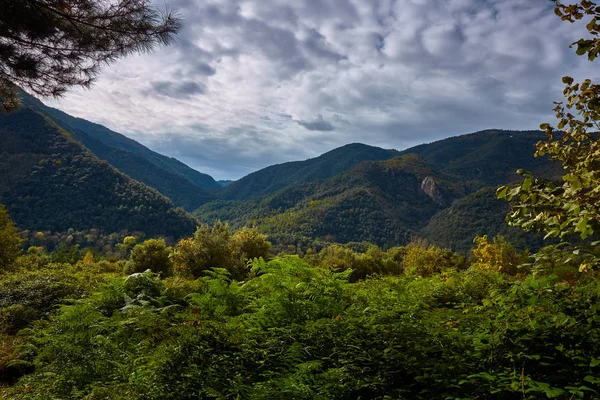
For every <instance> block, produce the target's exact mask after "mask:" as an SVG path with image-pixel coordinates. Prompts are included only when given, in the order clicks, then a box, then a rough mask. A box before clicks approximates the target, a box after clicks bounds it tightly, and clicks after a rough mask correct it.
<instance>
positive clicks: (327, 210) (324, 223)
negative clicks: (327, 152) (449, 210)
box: [195, 155, 464, 245]
mask: <svg viewBox="0 0 600 400" xmlns="http://www.w3.org/2000/svg"><path fill="white" fill-rule="evenodd" d="M463 195H464V190H463V188H462V187H461V186H460V185H456V184H454V183H453V178H452V177H451V176H447V175H445V174H443V173H439V172H437V171H435V170H433V169H432V168H431V167H430V166H429V165H428V164H427V163H426V162H425V161H424V160H423V159H421V158H420V157H418V156H416V155H405V156H403V157H398V158H395V159H392V160H386V161H365V162H362V163H360V164H358V165H356V166H354V167H353V168H351V169H349V170H348V171H345V172H342V173H340V174H338V175H336V176H335V177H332V178H329V179H325V180H320V181H317V182H312V183H307V184H303V185H296V186H293V187H288V188H286V189H283V190H281V191H278V192H277V193H275V194H273V195H271V196H267V197H264V198H262V199H255V200H252V201H249V202H241V201H229V202H227V201H225V202H223V201H221V202H215V203H209V204H207V205H204V206H203V207H200V208H199V209H198V210H196V212H195V215H196V216H197V217H198V218H200V219H201V220H203V221H205V222H213V221H214V219H218V218H220V219H223V220H228V221H230V222H231V223H232V224H233V225H245V224H250V223H255V224H256V225H257V226H258V227H259V229H260V230H261V231H263V232H265V233H268V234H269V235H270V237H271V239H272V240H274V241H275V242H278V243H284V242H286V241H287V242H290V241H291V242H298V239H299V238H300V240H306V241H310V240H311V239H316V238H321V239H325V240H327V241H337V242H350V241H369V242H372V243H377V244H380V245H393V244H399V243H406V242H408V241H409V240H410V238H411V237H412V236H414V235H415V234H416V232H418V231H419V230H420V229H422V228H423V227H424V226H425V224H426V222H427V221H428V220H429V219H430V218H431V217H432V216H433V215H434V214H436V213H437V212H439V211H440V210H441V209H443V208H444V207H447V206H448V205H449V204H451V202H452V201H453V200H454V199H455V198H458V197H461V196H463Z"/></svg>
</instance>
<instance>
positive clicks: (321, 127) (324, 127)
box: [296, 114, 335, 132]
mask: <svg viewBox="0 0 600 400" xmlns="http://www.w3.org/2000/svg"><path fill="white" fill-rule="evenodd" d="M296 122H298V124H299V125H301V126H303V127H305V128H306V129H308V130H309V131H320V132H329V131H332V130H334V129H335V127H334V126H333V125H331V123H329V122H327V121H325V120H324V119H323V116H322V115H320V114H319V116H318V117H317V118H316V119H315V120H313V121H296Z"/></svg>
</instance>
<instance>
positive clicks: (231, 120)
mask: <svg viewBox="0 0 600 400" xmlns="http://www.w3.org/2000/svg"><path fill="white" fill-rule="evenodd" d="M166 2H167V3H168V4H169V6H170V7H171V8H177V9H179V13H180V15H181V16H182V18H183V20H184V24H185V26H184V29H183V31H182V32H181V33H180V35H179V36H178V39H177V42H176V43H175V44H174V45H172V46H170V47H168V48H160V49H158V50H157V51H156V52H154V53H153V54H150V55H140V56H133V57H129V58H127V59H122V60H120V61H119V62H118V63H116V64H114V65H111V66H110V67H107V68H105V69H104V71H103V73H102V74H101V76H100V78H99V79H98V81H97V83H96V84H95V85H94V86H93V87H92V89H91V90H73V91H71V92H70V93H69V94H67V95H66V96H65V97H64V98H62V99H60V100H59V101H54V100H51V101H47V103H49V104H51V105H53V106H56V107H58V108H61V109H62V110H64V111H66V112H68V113H70V114H73V115H75V116H78V117H82V118H85V119H88V120H91V121H94V122H98V123H101V124H104V125H106V126H108V127H109V128H111V129H113V130H116V131H118V132H120V133H123V134H125V135H127V136H129V137H131V138H133V139H135V140H138V141H140V142H141V143H143V144H145V145H146V146H148V147H150V148H151V149H153V150H155V151H158V152H160V153H163V154H166V155H169V156H173V157H176V158H178V159H180V160H182V161H183V162H185V163H187V164H188V165H190V166H191V167H193V168H196V169H198V170H199V171H202V172H205V173H208V174H211V175H212V176H213V177H215V178H216V179H237V178H240V177H241V176H243V175H245V174H247V173H249V172H252V171H254V170H257V169H259V168H262V167H265V166H267V165H270V164H274V163H279V162H284V161H290V160H298V159H306V158H309V157H314V156H317V155H319V154H321V153H323V152H325V151H328V150H331V149H333V148H335V147H338V146H340V145H343V144H346V143H351V142H362V143H367V144H372V145H376V146H380V147H385V148H396V149H404V148H407V147H409V146H412V145H415V144H419V143H423V142H431V141H434V140H436V139H440V138H444V137H448V136H455V135H459V134H463V133H469V132H474V131H477V130H482V129H487V128H505V129H536V128H537V127H538V126H539V124H540V123H541V122H549V121H552V112H551V109H552V107H553V104H552V102H553V101H560V100H561V99H562V97H561V96H562V95H561V93H562V84H561V81H560V77H561V76H563V75H566V74H570V75H572V76H574V77H576V78H581V77H589V78H595V77H598V73H597V66H596V68H594V65H593V64H592V63H590V62H589V61H587V60H586V59H584V58H581V57H577V56H575V55H574V53H573V50H572V49H569V48H568V45H569V43H571V42H573V41H575V40H576V39H578V38H580V37H582V35H583V33H584V32H583V30H582V29H584V27H583V26H581V27H579V26H576V25H571V24H568V23H565V22H561V21H560V20H559V19H558V18H557V17H556V16H555V15H554V13H553V10H552V3H551V2H550V1H549V0H293V1H292V0H167V1H166ZM158 4H162V6H163V7H164V1H163V0H161V1H160V2H158Z"/></svg>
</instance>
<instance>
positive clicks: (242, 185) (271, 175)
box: [219, 143, 399, 200]
mask: <svg viewBox="0 0 600 400" xmlns="http://www.w3.org/2000/svg"><path fill="white" fill-rule="evenodd" d="M398 155H399V153H398V152H397V151H396V150H384V149H380V148H378V147H372V146H367V145H364V144H360V143H352V144H348V145H346V146H342V147H340V148H337V149H335V150H331V151H330V152H327V153H325V154H323V155H321V156H319V157H316V158H311V159H308V160H305V161H294V162H288V163H284V164H278V165H272V166H270V167H267V168H264V169H261V170H260V171H256V172H253V173H251V174H250V175H248V176H245V177H243V178H242V179H240V180H237V181H235V182H231V184H229V185H228V186H227V187H226V188H225V189H224V190H223V191H222V192H221V193H220V194H219V196H220V197H221V198H222V199H227V200H247V199H250V198H252V197H256V196H265V195H268V194H271V193H275V192H276V191H278V190H281V189H283V188H285V187H288V186H295V185H301V184H303V183H309V182H314V181H317V180H319V179H327V178H330V177H332V176H334V175H337V174H339V173H341V172H344V171H346V170H348V169H350V168H352V167H353V166H355V165H356V164H359V163H360V162H362V161H366V160H373V161H377V160H387V159H390V158H393V157H396V156H398Z"/></svg>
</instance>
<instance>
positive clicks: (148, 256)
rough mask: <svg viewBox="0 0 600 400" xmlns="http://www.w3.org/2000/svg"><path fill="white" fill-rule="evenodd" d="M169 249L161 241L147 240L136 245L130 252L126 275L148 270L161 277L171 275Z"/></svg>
mask: <svg viewBox="0 0 600 400" xmlns="http://www.w3.org/2000/svg"><path fill="white" fill-rule="evenodd" d="M170 254H171V248H170V247H167V245H166V243H165V241H164V240H163V239H148V240H145V241H144V242H143V243H140V244H138V245H137V246H135V247H134V248H133V251H132V252H131V264H130V268H129V269H128V271H127V273H136V272H144V271H146V270H148V269H149V270H150V271H152V272H154V273H157V274H158V273H160V274H161V276H162V277H165V276H168V275H170V274H171V267H172V263H171V259H170Z"/></svg>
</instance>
